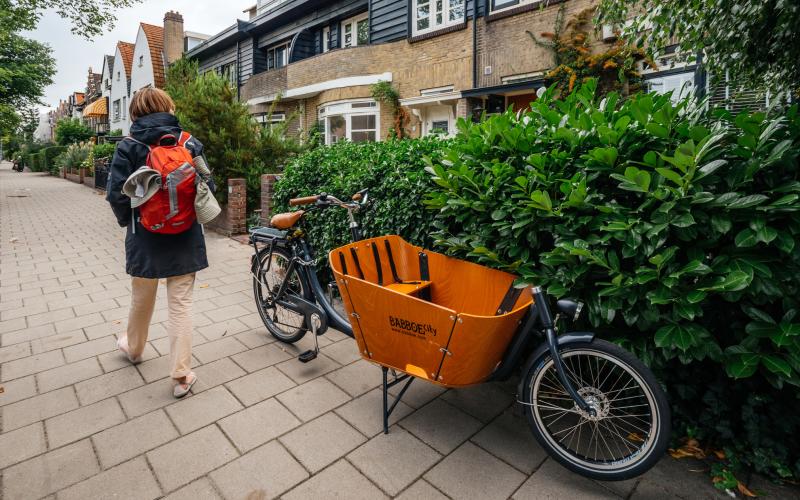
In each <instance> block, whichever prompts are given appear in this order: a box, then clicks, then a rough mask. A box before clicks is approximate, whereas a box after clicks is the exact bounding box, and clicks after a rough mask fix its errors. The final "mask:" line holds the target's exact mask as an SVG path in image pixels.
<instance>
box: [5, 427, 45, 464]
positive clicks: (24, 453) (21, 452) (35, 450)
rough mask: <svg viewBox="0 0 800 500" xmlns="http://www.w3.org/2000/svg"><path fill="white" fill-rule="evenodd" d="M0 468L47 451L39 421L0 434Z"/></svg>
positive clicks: (42, 428)
mask: <svg viewBox="0 0 800 500" xmlns="http://www.w3.org/2000/svg"><path fill="white" fill-rule="evenodd" d="M0 450H2V453H0V470H2V469H5V468H6V467H8V466H9V465H12V464H15V463H18V462H22V461H23V460H27V459H28V458H31V457H33V456H36V455H38V454H40V453H44V452H45V451H47V446H46V444H45V440H44V427H43V426H42V424H41V422H37V423H35V424H33V425H29V426H27V427H23V428H21V429H17V430H15V431H11V432H6V433H5V434H0Z"/></svg>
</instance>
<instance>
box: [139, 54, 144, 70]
mask: <svg viewBox="0 0 800 500" xmlns="http://www.w3.org/2000/svg"><path fill="white" fill-rule="evenodd" d="M142 66H144V56H139V67H140V68H141V67H142Z"/></svg>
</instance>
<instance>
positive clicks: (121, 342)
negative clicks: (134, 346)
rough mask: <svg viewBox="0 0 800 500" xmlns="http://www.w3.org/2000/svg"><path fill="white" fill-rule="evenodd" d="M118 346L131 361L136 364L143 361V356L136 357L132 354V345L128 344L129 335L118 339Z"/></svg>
mask: <svg viewBox="0 0 800 500" xmlns="http://www.w3.org/2000/svg"><path fill="white" fill-rule="evenodd" d="M117 348H118V349H119V350H120V351H122V353H123V354H124V355H125V357H126V358H128V361H130V362H131V363H133V364H134V365H135V364H138V363H141V362H142V357H141V356H139V357H136V358H134V357H133V356H131V354H130V346H128V337H127V335H126V336H124V337H120V338H118V339H117Z"/></svg>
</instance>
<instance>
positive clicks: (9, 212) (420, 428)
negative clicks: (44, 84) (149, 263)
mask: <svg viewBox="0 0 800 500" xmlns="http://www.w3.org/2000/svg"><path fill="white" fill-rule="evenodd" d="M123 237H124V230H122V229H121V228H119V227H118V226H117V224H116V222H115V220H114V218H113V216H112V214H111V211H110V209H109V207H108V205H107V204H106V202H105V201H104V199H103V196H101V195H100V194H98V193H97V192H96V191H94V190H92V189H89V188H87V187H85V186H80V185H77V184H72V183H69V182H66V181H64V180H62V179H57V178H54V177H48V176H46V175H43V174H32V173H24V174H19V173H14V172H11V170H10V168H9V164H7V163H6V164H3V165H2V167H1V168H0V250H1V251H0V385H2V387H3V392H2V393H0V424H1V425H2V427H1V428H0V429H1V431H2V432H0V470H2V476H1V478H0V488H1V489H0V492H1V493H0V498H4V499H7V500H15V499H36V498H42V497H48V498H58V499H62V498H78V499H88V498H126V499H127V498H142V499H149V498H160V497H166V498H169V499H178V498H191V499H197V498H225V499H244V498H258V499H261V498H273V497H281V496H285V497H286V498H312V497H319V498H332V497H339V498H385V497H396V498H403V499H410V498H426V499H427V498H430V499H437V498H448V497H449V498H480V499H492V498H510V497H513V498H519V499H522V498H631V497H632V498H654V497H663V496H665V495H669V496H676V495H677V496H681V497H684V498H689V497H691V498H698V497H700V498H710V497H716V496H718V494H717V493H716V492H715V490H714V489H713V488H712V487H711V486H710V482H709V481H708V479H707V476H706V475H705V474H702V473H694V474H692V473H688V472H687V469H686V466H685V465H684V464H683V463H678V462H675V461H672V460H671V459H665V460H664V461H662V462H661V463H660V464H659V465H658V466H657V467H656V468H655V469H654V470H652V471H651V472H649V473H648V474H647V475H645V476H644V477H643V478H639V479H637V480H631V481H624V482H620V483H603V484H601V483H598V482H595V481H591V480H588V479H584V478H582V477H579V476H577V475H575V474H572V473H570V472H569V471H567V470H565V469H563V468H562V467H560V466H559V465H558V464H556V463H555V462H554V461H553V460H552V459H550V458H548V457H547V456H546V454H545V453H544V452H543V451H542V449H541V448H540V447H539V446H538V445H537V444H536V443H535V441H534V440H533V438H532V436H531V434H530V432H529V431H528V428H527V424H526V422H525V420H524V419H523V417H522V416H521V414H520V412H519V410H518V409H515V408H514V406H513V402H514V393H515V386H514V383H513V382H511V383H507V384H485V385H482V386H479V387H476V388H473V389H466V390H457V391H456V390H448V391H444V390H442V389H440V388H437V387H435V386H433V385H430V384H425V383H423V382H418V383H416V384H413V385H412V386H411V389H410V391H409V393H408V394H407V396H406V397H405V398H404V400H403V402H402V403H401V404H399V405H398V407H397V409H396V410H395V413H394V414H393V416H392V427H391V430H390V433H389V434H388V435H383V434H382V433H381V412H380V390H379V387H378V386H379V383H380V370H379V369H378V368H377V367H375V366H374V365H371V364H370V363H367V362H365V361H363V360H361V359H360V358H359V357H358V354H357V352H356V347H355V343H354V342H353V341H352V340H351V339H349V338H347V337H346V336H344V335H342V334H341V333H338V332H329V333H328V334H326V335H325V336H324V337H322V338H321V339H320V342H321V346H322V348H321V349H322V354H321V355H320V357H319V358H318V359H317V360H316V361H314V362H312V363H310V364H308V365H303V364H301V363H299V362H298V361H297V360H296V359H295V358H296V355H297V354H298V353H299V352H302V351H303V350H305V349H307V348H309V347H310V346H311V342H310V340H309V339H304V340H303V341H301V342H300V343H299V345H297V346H287V345H283V344H280V343H278V342H275V341H274V339H273V338H272V337H271V336H269V335H268V333H267V331H266V329H265V328H264V326H263V324H262V323H261V320H260V318H259V316H258V314H257V313H256V309H255V305H254V301H253V298H252V294H251V281H250V276H249V274H248V262H249V260H248V259H249V255H250V251H249V247H247V246H245V245H242V244H240V243H238V242H236V241H234V240H231V239H227V238H223V237H220V236H216V235H214V234H211V233H208V234H207V235H206V239H207V242H208V249H209V261H210V264H211V266H210V268H209V269H207V270H204V271H202V272H200V273H199V275H198V279H197V286H196V289H195V308H194V324H195V334H194V345H195V348H194V351H193V352H194V369H195V371H196V373H197V374H198V376H199V382H198V384H197V385H196V386H195V387H194V389H193V394H192V395H190V396H188V397H187V398H185V399H183V400H180V401H177V400H175V399H174V398H173V397H172V390H171V388H172V383H171V381H170V380H169V379H168V361H167V359H168V357H167V354H168V340H167V338H166V319H167V309H166V300H165V297H166V294H165V291H166V290H164V287H163V285H162V286H161V287H160V289H159V299H158V303H157V306H156V312H155V314H154V318H153V322H154V325H153V327H152V329H151V335H150V339H149V342H148V345H147V348H146V350H145V352H144V358H145V361H144V362H143V363H141V364H139V365H136V366H131V365H130V364H129V363H128V362H127V361H126V360H125V359H124V358H123V357H122V355H121V354H120V353H119V352H118V351H117V350H116V347H115V338H116V335H118V334H119V333H120V332H122V331H124V329H125V323H126V321H127V308H128V304H129V290H130V280H129V277H128V276H127V275H126V274H125V271H124V250H123ZM395 390H396V388H395Z"/></svg>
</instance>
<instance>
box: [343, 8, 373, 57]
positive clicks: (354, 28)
mask: <svg viewBox="0 0 800 500" xmlns="http://www.w3.org/2000/svg"><path fill="white" fill-rule="evenodd" d="M361 21H367V41H366V42H364V43H362V44H360V45H369V12H364V13H363V14H359V15H357V16H353V17H351V18H350V19H345V20H344V21H342V24H341V26H340V27H339V29H340V30H341V31H339V46H340V47H342V48H345V47H358V46H359V43H358V23H360V22H361ZM347 27H350V29H351V32H350V34H351V40H352V43H351V44H350V45H347V44H346V42H345V40H346V36H347V35H346V33H347Z"/></svg>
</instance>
